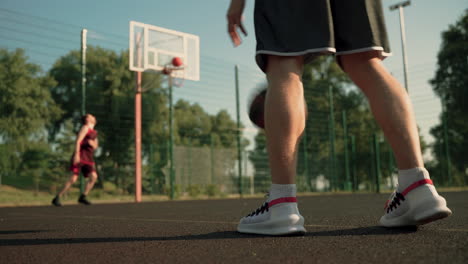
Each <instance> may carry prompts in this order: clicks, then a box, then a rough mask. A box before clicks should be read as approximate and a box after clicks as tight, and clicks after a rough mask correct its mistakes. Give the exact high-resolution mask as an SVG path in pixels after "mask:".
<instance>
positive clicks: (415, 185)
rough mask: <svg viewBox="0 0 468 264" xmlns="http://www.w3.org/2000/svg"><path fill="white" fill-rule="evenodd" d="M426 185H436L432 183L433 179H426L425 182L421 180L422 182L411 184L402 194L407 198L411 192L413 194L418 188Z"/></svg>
mask: <svg viewBox="0 0 468 264" xmlns="http://www.w3.org/2000/svg"><path fill="white" fill-rule="evenodd" d="M424 184H431V185H434V184H433V183H432V180H431V179H424V180H420V181H417V182H415V183H413V184H411V185H410V186H408V188H406V189H405V190H404V191H403V192H402V193H401V194H403V196H406V194H408V193H409V192H411V191H412V190H414V189H416V188H418V187H419V186H421V185H424Z"/></svg>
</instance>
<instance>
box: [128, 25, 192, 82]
mask: <svg viewBox="0 0 468 264" xmlns="http://www.w3.org/2000/svg"><path fill="white" fill-rule="evenodd" d="M175 57H179V58H181V59H182V62H183V69H182V70H177V71H173V73H172V75H173V76H174V77H176V78H182V79H186V80H193V81H198V80H200V39H199V37H198V36H196V35H192V34H188V33H183V32H179V31H175V30H170V29H165V28H161V27H157V26H153V25H148V24H144V23H140V22H135V21H130V34H129V66H130V70H132V71H140V72H145V71H162V70H163V69H164V67H166V66H170V65H172V63H171V62H172V59H173V58H175Z"/></svg>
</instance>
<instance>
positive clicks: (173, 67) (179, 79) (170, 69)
mask: <svg viewBox="0 0 468 264" xmlns="http://www.w3.org/2000/svg"><path fill="white" fill-rule="evenodd" d="M161 73H162V74H164V75H166V76H168V78H171V79H172V84H174V85H175V86H177V87H181V86H182V85H183V84H184V80H185V65H184V63H183V61H182V59H181V58H180V57H174V58H173V59H172V60H171V63H168V64H166V65H165V66H164V68H163V69H162V71H161Z"/></svg>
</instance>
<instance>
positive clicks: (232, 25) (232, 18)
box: [227, 0, 247, 47]
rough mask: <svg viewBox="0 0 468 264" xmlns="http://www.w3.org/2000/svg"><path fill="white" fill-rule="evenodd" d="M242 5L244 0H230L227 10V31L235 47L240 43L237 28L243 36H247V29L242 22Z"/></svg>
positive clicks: (243, 5)
mask: <svg viewBox="0 0 468 264" xmlns="http://www.w3.org/2000/svg"><path fill="white" fill-rule="evenodd" d="M244 7H245V0H231V4H230V5H229V9H228V12H227V21H228V33H229V36H230V37H231V40H232V43H233V44H234V46H235V47H237V46H239V45H240V44H241V43H242V39H241V37H240V36H239V33H238V32H237V29H238V28H239V29H240V31H241V32H242V33H243V34H244V36H247V31H246V30H245V28H244V25H243V24H242V19H243V16H242V12H243V11H244Z"/></svg>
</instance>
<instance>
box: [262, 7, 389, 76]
mask: <svg viewBox="0 0 468 264" xmlns="http://www.w3.org/2000/svg"><path fill="white" fill-rule="evenodd" d="M254 21H255V35H256V39H257V51H256V57H255V59H256V61H257V64H258V66H259V67H260V68H261V69H262V70H263V71H266V65H267V58H268V55H277V56H303V57H304V63H308V62H310V61H312V60H313V59H314V58H315V57H316V56H318V55H320V54H333V53H334V54H336V55H343V54H351V53H358V52H365V51H371V50H376V51H379V54H380V58H381V59H384V58H385V57H387V56H389V55H390V46H389V44H388V38H387V30H386V28H385V19H384V15H383V10H382V3H381V0H256V1H255V12H254Z"/></svg>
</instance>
